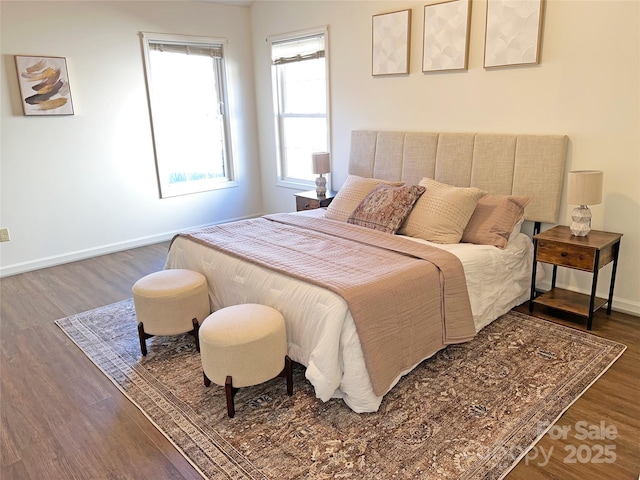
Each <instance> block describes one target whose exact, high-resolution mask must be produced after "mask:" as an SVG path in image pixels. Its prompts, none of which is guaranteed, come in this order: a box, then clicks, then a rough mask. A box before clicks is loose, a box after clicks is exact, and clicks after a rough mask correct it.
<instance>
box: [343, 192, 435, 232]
mask: <svg viewBox="0 0 640 480" xmlns="http://www.w3.org/2000/svg"><path fill="white" fill-rule="evenodd" d="M423 192H424V187H421V186H419V185H411V186H403V187H394V186H391V185H386V184H381V185H378V186H376V187H375V188H374V189H373V190H371V193H369V195H367V196H366V197H364V200H362V201H361V202H360V204H359V205H358V206H357V207H356V209H355V210H354V211H353V213H352V214H351V216H350V217H349V219H348V220H347V221H348V222H349V223H353V224H355V225H360V226H362V227H367V228H371V229H373V230H379V231H381V232H385V233H396V231H397V230H398V228H400V225H402V222H404V219H405V218H407V215H408V214H409V212H410V211H411V208H412V207H413V205H414V203H416V200H418V198H419V197H420V195H422V193H423Z"/></svg>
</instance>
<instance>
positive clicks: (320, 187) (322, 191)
mask: <svg viewBox="0 0 640 480" xmlns="http://www.w3.org/2000/svg"><path fill="white" fill-rule="evenodd" d="M326 194H327V179H326V178H324V177H323V176H322V174H320V176H319V177H318V178H316V195H318V196H319V197H324V196H325V195H326Z"/></svg>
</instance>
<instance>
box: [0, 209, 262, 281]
mask: <svg viewBox="0 0 640 480" xmlns="http://www.w3.org/2000/svg"><path fill="white" fill-rule="evenodd" d="M256 216H259V215H251V216H247V217H242V218H232V219H229V220H224V221H221V222H215V223H210V224H206V225H198V226H194V227H185V228H181V229H179V230H175V231H172V232H165V233H160V234H157V235H150V236H148V237H140V238H135V239H131V240H126V241H124V242H118V243H110V244H106V245H100V246H97V247H92V248H87V249H84V250H76V251H74V252H68V253H63V254H61V255H53V256H51V257H43V258H38V259H35V260H30V261H28V262H22V263H14V264H12V265H6V266H4V267H0V278H2V277H8V276H11V275H17V274H19V273H26V272H31V271H34V270H40V269H42V268H48V267H55V266H56V265H63V264H65V263H71V262H77V261H78V260H85V259H87V258H92V257H98V256H100V255H108V254H110V253H116V252H121V251H123V250H129V249H132V248H138V247H145V246H147V245H153V244H155V243H160V242H166V241H168V240H171V239H172V238H173V237H174V236H175V235H176V234H178V233H180V232H184V231H187V230H194V229H197V228H203V227H209V226H211V225H217V224H220V223H228V222H233V221H236V220H244V219H247V218H254V217H256Z"/></svg>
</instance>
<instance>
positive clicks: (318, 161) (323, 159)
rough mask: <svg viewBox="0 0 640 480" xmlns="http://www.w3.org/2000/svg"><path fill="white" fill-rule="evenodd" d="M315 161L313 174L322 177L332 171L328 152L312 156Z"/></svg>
mask: <svg viewBox="0 0 640 480" xmlns="http://www.w3.org/2000/svg"><path fill="white" fill-rule="evenodd" d="M311 158H312V159H313V173H315V174H316V175H322V174H324V173H329V172H330V171H331V161H330V156H329V154H328V153H327V152H318V153H313V154H312V155H311Z"/></svg>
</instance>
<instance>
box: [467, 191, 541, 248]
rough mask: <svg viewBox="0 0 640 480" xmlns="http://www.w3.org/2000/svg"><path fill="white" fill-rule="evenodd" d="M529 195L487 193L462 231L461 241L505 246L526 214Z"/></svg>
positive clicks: (479, 201)
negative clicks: (525, 209)
mask: <svg viewBox="0 0 640 480" xmlns="http://www.w3.org/2000/svg"><path fill="white" fill-rule="evenodd" d="M530 201H531V198H529V197H519V196H512V195H485V196H484V197H482V198H481V199H480V200H478V205H476V209H475V210H474V212H473V215H472V216H471V219H470V220H469V223H467V226H466V227H465V229H464V232H463V233H462V238H461V240H460V241H462V242H466V243H475V244H477V245H495V246H496V247H498V248H504V247H506V246H507V242H508V241H509V235H511V232H512V231H513V228H514V227H515V226H516V224H517V223H518V222H519V221H520V220H521V219H522V217H523V216H524V207H526V206H527V204H528V203H529V202H530Z"/></svg>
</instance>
